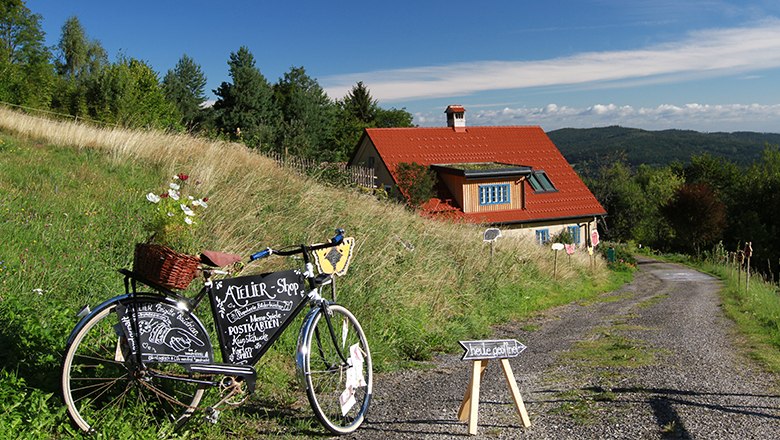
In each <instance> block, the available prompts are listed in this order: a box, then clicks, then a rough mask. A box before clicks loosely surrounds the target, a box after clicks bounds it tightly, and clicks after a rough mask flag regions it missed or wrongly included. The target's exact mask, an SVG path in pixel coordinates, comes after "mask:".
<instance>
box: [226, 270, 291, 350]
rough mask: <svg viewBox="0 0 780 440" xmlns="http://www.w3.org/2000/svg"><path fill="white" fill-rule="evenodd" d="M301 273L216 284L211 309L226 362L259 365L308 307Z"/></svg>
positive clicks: (287, 272)
mask: <svg viewBox="0 0 780 440" xmlns="http://www.w3.org/2000/svg"><path fill="white" fill-rule="evenodd" d="M305 299H306V289H305V284H304V278H303V275H302V274H301V273H300V272H299V271H297V270H288V271H284V272H274V273H271V274H264V275H254V276H247V277H236V278H227V279H224V280H218V281H215V282H214V291H213V295H212V296H211V305H212V309H213V310H214V318H215V321H216V323H217V331H218V332H219V338H220V343H221V345H222V358H223V362H229V363H232V364H247V365H253V364H255V363H256V362H257V361H258V360H259V359H260V357H261V356H262V355H263V354H264V353H265V351H266V350H267V349H268V347H270V346H271V344H273V342H274V341H276V339H277V338H278V337H279V335H280V334H281V332H282V330H284V328H285V327H287V325H288V324H289V321H292V318H293V317H294V316H295V315H296V314H297V311H298V309H299V308H300V307H301V306H302V305H303V304H304V303H305V301H304V300H305Z"/></svg>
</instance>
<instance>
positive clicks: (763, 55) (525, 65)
mask: <svg viewBox="0 0 780 440" xmlns="http://www.w3.org/2000/svg"><path fill="white" fill-rule="evenodd" d="M776 67H780V20H778V19H767V20H763V21H761V22H758V23H755V24H754V25H752V26H746V27H739V28H727V29H710V30H705V31H697V32H692V33H690V34H689V36H688V37H687V38H686V39H684V40H681V41H678V42H674V43H667V44H662V45H656V46H651V47H647V48H643V49H637V50H625V51H613V52H586V53H581V54H578V55H574V56H569V57H561V58H552V59H548V60H537V61H475V62H469V63H456V64H451V65H445V66H422V67H416V68H406V69H396V70H383V71H374V72H362V73H355V74H348V75H338V76H332V77H326V78H323V79H322V81H321V82H322V84H324V87H325V89H326V92H327V93H328V94H329V95H330V96H331V97H335V98H340V97H342V96H344V95H345V94H346V93H347V92H348V91H349V89H350V88H351V87H352V86H353V85H354V84H355V83H357V82H358V81H363V82H364V83H366V84H367V85H369V87H370V89H371V93H372V95H373V96H374V97H375V98H377V99H379V100H380V101H382V102H398V101H402V100H415V99H425V98H435V97H455V96H464V95H469V94H474V93H477V92H484V91H488V90H505V89H520V88H532V87H549V86H562V85H567V86H571V85H575V86H584V85H593V84H600V85H604V84H609V85H624V84H625V83H626V82H630V81H637V80H640V81H651V82H673V81H679V80H680V79H682V78H685V79H688V80H689V79H691V78H697V77H712V76H718V75H727V74H733V73H748V72H755V71H759V70H762V69H769V68H776ZM594 111H595V110H594Z"/></svg>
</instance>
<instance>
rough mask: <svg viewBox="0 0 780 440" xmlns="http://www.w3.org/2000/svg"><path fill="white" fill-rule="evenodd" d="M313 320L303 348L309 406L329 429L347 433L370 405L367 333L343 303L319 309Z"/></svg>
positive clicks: (369, 357)
mask: <svg viewBox="0 0 780 440" xmlns="http://www.w3.org/2000/svg"><path fill="white" fill-rule="evenodd" d="M326 314H327V315H326ZM309 319H311V321H310V322H309V323H307V324H308V325H306V327H305V330H306V334H305V335H304V337H305V339H304V344H303V347H302V350H303V375H304V381H305V383H306V394H307V396H308V398H309V403H310V404H311V408H312V410H313V411H314V414H315V415H316V416H317V419H319V421H320V422H321V423H322V424H323V426H325V427H326V428H327V429H328V430H329V431H331V432H332V433H334V434H348V433H350V432H353V431H355V430H356V429H357V428H358V427H359V426H360V424H361V423H363V420H364V419H365V416H366V412H367V411H368V405H369V403H370V401H371V392H372V380H373V377H372V365H371V352H370V351H369V348H368V341H367V340H366V335H365V334H364V333H363V329H362V328H361V327H360V323H358V321H357V319H355V316H354V315H352V313H350V311H349V310H347V309H346V308H344V307H342V306H339V305H335V304H334V305H331V306H328V307H327V308H322V309H319V310H318V312H317V313H315V314H313V315H310V318H309Z"/></svg>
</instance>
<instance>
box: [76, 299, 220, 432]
mask: <svg viewBox="0 0 780 440" xmlns="http://www.w3.org/2000/svg"><path fill="white" fill-rule="evenodd" d="M149 301H151V300H149ZM117 304H118V303H112V304H110V305H108V306H107V307H105V308H104V309H102V310H100V311H99V312H97V313H96V314H95V315H94V316H92V317H91V318H90V319H89V321H87V322H86V323H85V324H84V325H83V327H81V329H80V330H79V331H78V333H76V334H75V336H74V337H73V340H72V342H71V343H70V344H69V345H68V347H67V348H66V350H65V357H64V360H63V367H62V391H63V397H64V399H65V404H66V406H67V409H68V414H69V415H70V417H71V418H72V419H73V421H74V422H75V423H76V425H78V427H79V428H80V429H82V430H83V431H86V432H90V433H103V434H104V435H106V436H107V438H112V437H113V438H116V437H117V436H119V437H121V436H122V435H124V434H121V433H122V432H127V431H130V432H131V435H137V434H138V432H139V431H142V430H152V431H157V432H158V433H169V432H172V431H174V430H176V429H177V428H179V427H180V426H181V425H183V424H184V423H185V422H186V421H187V420H188V419H189V418H190V416H191V415H192V414H193V412H194V410H195V407H196V406H197V405H198V404H199V403H200V400H201V398H202V397H203V394H204V390H205V385H203V384H198V383H194V382H186V381H182V380H177V378H185V377H188V374H187V372H186V370H185V369H184V368H183V367H182V366H181V365H177V364H170V363H160V364H146V365H145V366H146V367H147V368H146V369H145V370H144V369H141V368H140V367H139V366H138V365H135V362H134V361H133V359H125V357H132V356H126V355H127V354H128V353H129V350H128V347H127V343H126V340H125V338H124V336H120V334H121V331H120V330H119V317H118V316H117V313H116V306H117Z"/></svg>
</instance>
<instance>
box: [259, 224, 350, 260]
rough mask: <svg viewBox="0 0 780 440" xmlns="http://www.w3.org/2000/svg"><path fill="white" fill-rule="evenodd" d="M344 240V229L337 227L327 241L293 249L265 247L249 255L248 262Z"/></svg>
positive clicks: (335, 243) (322, 247)
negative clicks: (334, 233) (333, 234)
mask: <svg viewBox="0 0 780 440" xmlns="http://www.w3.org/2000/svg"><path fill="white" fill-rule="evenodd" d="M343 241H344V229H341V228H338V229H336V235H335V236H334V237H333V238H331V239H330V241H329V242H328V243H323V244H318V245H312V246H306V245H305V244H302V245H299V246H295V248H294V249H291V250H278V249H271V248H270V247H269V248H265V249H263V250H262V251H259V252H255V253H254V254H252V255H250V256H249V262H250V263H251V262H252V261H255V260H259V259H261V258H266V257H269V256H271V255H273V254H278V255H284V256H289V255H296V254H302V253H304V252H307V251H316V250H319V249H325V248H329V247H333V246H338V245H340V244H341V243H342V242H343Z"/></svg>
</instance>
